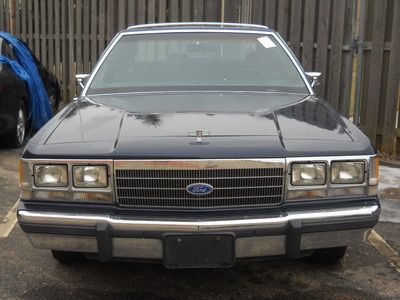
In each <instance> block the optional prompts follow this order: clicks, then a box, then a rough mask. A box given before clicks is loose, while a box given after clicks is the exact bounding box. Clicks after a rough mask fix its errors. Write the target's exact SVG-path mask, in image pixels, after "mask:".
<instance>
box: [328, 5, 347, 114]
mask: <svg viewBox="0 0 400 300" xmlns="http://www.w3.org/2000/svg"><path fill="white" fill-rule="evenodd" d="M344 12H345V0H336V1H335V3H334V6H333V17H332V18H333V24H332V43H331V45H332V48H331V55H330V60H329V84H328V95H329V96H328V102H329V103H330V104H331V105H332V106H333V107H334V108H336V109H338V108H339V93H340V75H341V63H342V46H343V29H344Z"/></svg>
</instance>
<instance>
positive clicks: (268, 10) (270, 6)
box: [264, 0, 276, 29]
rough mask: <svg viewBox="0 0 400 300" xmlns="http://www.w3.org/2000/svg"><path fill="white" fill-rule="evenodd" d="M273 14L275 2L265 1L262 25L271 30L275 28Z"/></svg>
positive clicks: (273, 0) (274, 0) (271, 0)
mask: <svg viewBox="0 0 400 300" xmlns="http://www.w3.org/2000/svg"><path fill="white" fill-rule="evenodd" d="M275 12H276V0H265V13H264V14H265V20H264V24H265V25H267V26H268V27H269V28H272V29H275V28H276V22H275V21H276V20H275Z"/></svg>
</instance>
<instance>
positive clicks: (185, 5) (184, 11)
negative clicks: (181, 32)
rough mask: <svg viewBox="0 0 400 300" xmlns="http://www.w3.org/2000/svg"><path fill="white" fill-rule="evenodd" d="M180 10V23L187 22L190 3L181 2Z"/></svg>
mask: <svg viewBox="0 0 400 300" xmlns="http://www.w3.org/2000/svg"><path fill="white" fill-rule="evenodd" d="M181 6H182V7H181V9H182V22H189V21H190V20H191V18H190V1H182V2H181Z"/></svg>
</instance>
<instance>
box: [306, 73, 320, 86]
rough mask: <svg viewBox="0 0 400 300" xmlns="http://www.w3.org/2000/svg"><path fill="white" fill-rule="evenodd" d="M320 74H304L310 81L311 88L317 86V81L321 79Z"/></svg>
mask: <svg viewBox="0 0 400 300" xmlns="http://www.w3.org/2000/svg"><path fill="white" fill-rule="evenodd" d="M321 74H322V73H321V72H306V75H307V77H308V78H309V80H310V83H311V87H315V86H317V85H319V79H320V77H321Z"/></svg>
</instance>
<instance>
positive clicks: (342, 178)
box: [331, 161, 365, 184]
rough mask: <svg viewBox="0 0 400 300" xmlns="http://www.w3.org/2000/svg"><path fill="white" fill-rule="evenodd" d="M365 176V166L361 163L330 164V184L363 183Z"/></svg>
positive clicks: (337, 162)
mask: <svg viewBox="0 0 400 300" xmlns="http://www.w3.org/2000/svg"><path fill="white" fill-rule="evenodd" d="M364 176H365V164H364V162H363V161H355V162H339V161H336V162H332V165H331V182H332V183H342V184H346V183H347V184H352V183H353V184H356V183H363V182H364Z"/></svg>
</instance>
